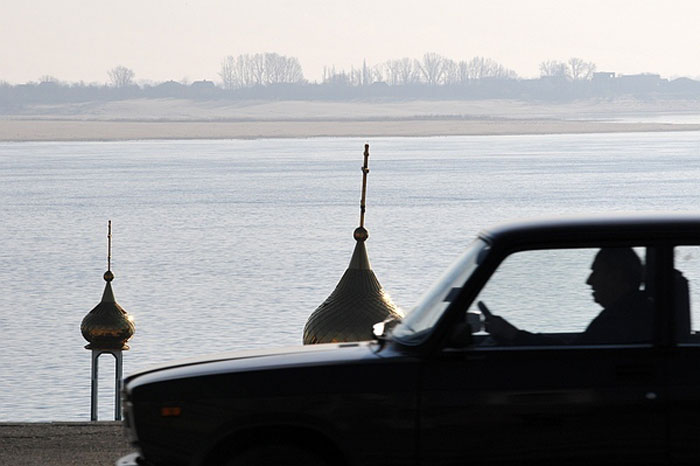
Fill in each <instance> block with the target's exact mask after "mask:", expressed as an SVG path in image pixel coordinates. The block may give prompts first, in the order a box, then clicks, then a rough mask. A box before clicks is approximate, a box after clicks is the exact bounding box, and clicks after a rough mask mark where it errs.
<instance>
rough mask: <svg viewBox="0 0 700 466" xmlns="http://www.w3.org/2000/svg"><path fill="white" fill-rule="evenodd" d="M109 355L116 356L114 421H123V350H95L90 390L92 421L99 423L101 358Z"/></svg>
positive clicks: (93, 352)
mask: <svg viewBox="0 0 700 466" xmlns="http://www.w3.org/2000/svg"><path fill="white" fill-rule="evenodd" d="M104 353H108V354H111V355H112V356H114V359H115V366H114V420H115V421H121V420H122V400H121V398H122V396H121V388H122V372H123V360H122V350H120V349H118V350H113V349H93V350H92V384H91V390H90V395H91V397H90V421H93V422H94V421H97V398H98V383H99V358H100V356H101V355H102V354H104Z"/></svg>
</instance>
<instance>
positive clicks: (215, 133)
mask: <svg viewBox="0 0 700 466" xmlns="http://www.w3.org/2000/svg"><path fill="white" fill-rule="evenodd" d="M646 131H700V124H666V123H616V122H604V121H572V120H542V119H527V120H525V119H524V120H499V119H481V120H468V119H444V120H443V119H426V120H421V119H405V120H382V121H354V120H353V121H348V120H336V121H212V122H207V121H86V120H63V119H62V120H47V119H36V120H35V119H0V141H80V140H85V141H118V140H139V139H254V138H311V137H363V138H369V137H380V136H404V137H406V136H458V135H507V134H562V133H609V132H646Z"/></svg>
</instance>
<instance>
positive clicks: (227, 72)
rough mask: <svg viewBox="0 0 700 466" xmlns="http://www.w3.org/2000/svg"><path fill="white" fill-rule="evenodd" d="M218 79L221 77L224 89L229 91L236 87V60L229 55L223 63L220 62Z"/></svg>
mask: <svg viewBox="0 0 700 466" xmlns="http://www.w3.org/2000/svg"><path fill="white" fill-rule="evenodd" d="M219 77H221V82H222V84H223V86H224V89H228V90H231V89H235V88H236V87H237V86H238V80H237V77H236V60H235V59H234V58H233V57H232V56H231V55H229V56H228V57H226V58H224V61H223V62H221V71H219Z"/></svg>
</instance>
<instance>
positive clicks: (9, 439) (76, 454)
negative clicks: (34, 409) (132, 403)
mask: <svg viewBox="0 0 700 466" xmlns="http://www.w3.org/2000/svg"><path fill="white" fill-rule="evenodd" d="M0 446H1V447H0V464H3V465H4V464H6V465H8V466H9V465H12V466H49V465H50V466H72V465H75V466H86V465H90V466H103V465H104V466H108V465H109V466H113V465H114V463H115V461H116V460H117V459H118V458H120V457H121V456H124V455H126V454H128V453H131V451H133V450H132V449H131V448H130V447H129V445H128V443H127V441H126V438H125V436H124V431H123V427H122V423H121V422H92V423H90V422H84V423H83V422H56V423H54V422H51V423H43V422H40V423H0Z"/></svg>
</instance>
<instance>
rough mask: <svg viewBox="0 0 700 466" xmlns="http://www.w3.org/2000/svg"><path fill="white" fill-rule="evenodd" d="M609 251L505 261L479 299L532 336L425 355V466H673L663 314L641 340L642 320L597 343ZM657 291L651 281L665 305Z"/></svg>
mask: <svg viewBox="0 0 700 466" xmlns="http://www.w3.org/2000/svg"><path fill="white" fill-rule="evenodd" d="M628 249H629V248H628ZM635 251H636V254H637V255H638V256H639V257H645V252H646V251H645V248H636V249H635ZM597 252H598V250H597V249H591V248H588V249H557V250H537V251H523V252H519V253H516V254H513V255H511V256H509V257H508V258H506V260H505V261H503V262H502V263H501V265H500V266H499V267H498V269H497V270H496V272H495V273H494V274H493V275H492V277H491V278H490V279H489V281H488V282H487V283H486V285H485V286H484V288H483V289H482V290H481V291H480V292H479V295H478V297H477V300H476V301H475V303H476V302H478V301H481V302H483V303H488V306H489V307H491V311H490V312H492V313H497V314H501V315H502V316H503V317H504V318H505V319H506V320H507V321H508V322H509V323H510V324H512V325H513V326H514V327H517V328H518V329H520V330H522V329H526V328H527V329H529V330H530V332H524V331H519V332H518V334H517V336H516V337H515V338H514V339H513V340H508V341H506V340H505V339H503V337H502V336H500V335H499V336H498V338H496V336H494V335H489V334H487V333H485V332H477V333H476V334H475V335H474V343H473V345H472V346H470V347H469V348H466V349H465V348H451V347H450V345H448V344H446V345H443V347H442V348H440V350H439V351H437V352H436V353H435V354H434V355H433V356H432V357H431V358H429V359H428V360H427V361H426V362H425V364H424V367H423V373H422V379H421V380H422V387H421V398H420V400H421V401H420V423H419V425H420V427H419V428H420V439H419V445H420V455H421V464H425V465H439V464H538V465H541V464H555V463H556V464H568V465H570V464H586V465H592V464H596V465H601V464H625V463H631V462H635V463H637V464H665V462H666V460H667V448H666V420H665V400H664V396H665V393H664V391H663V388H664V387H663V385H662V380H663V376H664V370H665V369H664V368H665V362H664V359H663V354H662V353H661V352H660V350H659V349H658V348H657V347H655V346H654V345H653V344H652V334H653V331H652V328H651V326H652V325H653V324H652V321H651V320H648V321H647V322H646V324H645V325H644V327H648V328H646V330H645V332H646V333H644V335H643V336H641V337H640V336H634V335H632V333H634V332H632V333H630V331H628V330H629V329H636V330H635V332H636V331H637V330H639V329H640V328H641V327H640V326H639V325H638V324H636V323H635V324H631V325H630V326H629V327H626V328H625V330H623V331H622V332H616V331H613V332H612V333H611V334H610V335H608V337H609V338H608V339H607V340H606V338H607V337H606V338H602V337H600V335H598V336H599V338H597V339H593V340H591V339H590V338H588V339H587V338H586V335H588V337H590V336H591V335H590V333H591V331H590V329H589V325H588V323H589V322H590V321H591V320H593V319H595V318H596V317H597V314H599V313H600V309H601V308H600V306H597V305H596V304H595V303H593V302H592V301H591V298H590V289H589V288H588V287H587V286H586V285H585V283H586V282H587V281H590V276H591V275H592V274H593V271H591V270H590V267H591V264H592V263H593V262H594V260H595V258H596V257H597V255H596V254H597ZM640 262H641V260H640ZM647 288H649V289H651V287H647ZM597 293H598V297H597V298H596V299H600V300H602V298H600V294H601V293H603V292H602V291H600V290H598V291H597ZM648 293H649V292H648V291H647V290H645V288H644V285H643V284H641V285H639V290H638V294H639V295H640V296H643V299H645V300H646V299H648V303H650V306H651V308H650V309H652V311H651V312H653V311H654V310H655V309H656V308H655V306H654V303H655V301H654V297H653V296H648ZM594 295H596V292H595V290H594ZM645 302H647V301H645ZM612 308H613V307H612V306H609V309H612ZM476 309H477V306H476V304H472V306H471V308H470V311H475V310H476ZM482 309H483V306H482ZM485 312H489V311H485ZM630 315H632V316H635V317H636V316H642V312H641V311H639V310H638V309H637V307H635V308H634V309H633V310H632V311H631V314H630ZM652 317H653V316H652ZM640 319H642V320H643V318H642V317H640ZM618 320H619V319H618ZM612 323H613V324H619V323H620V322H617V321H616V320H615V319H612ZM590 327H595V325H594V324H591V325H590Z"/></svg>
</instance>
